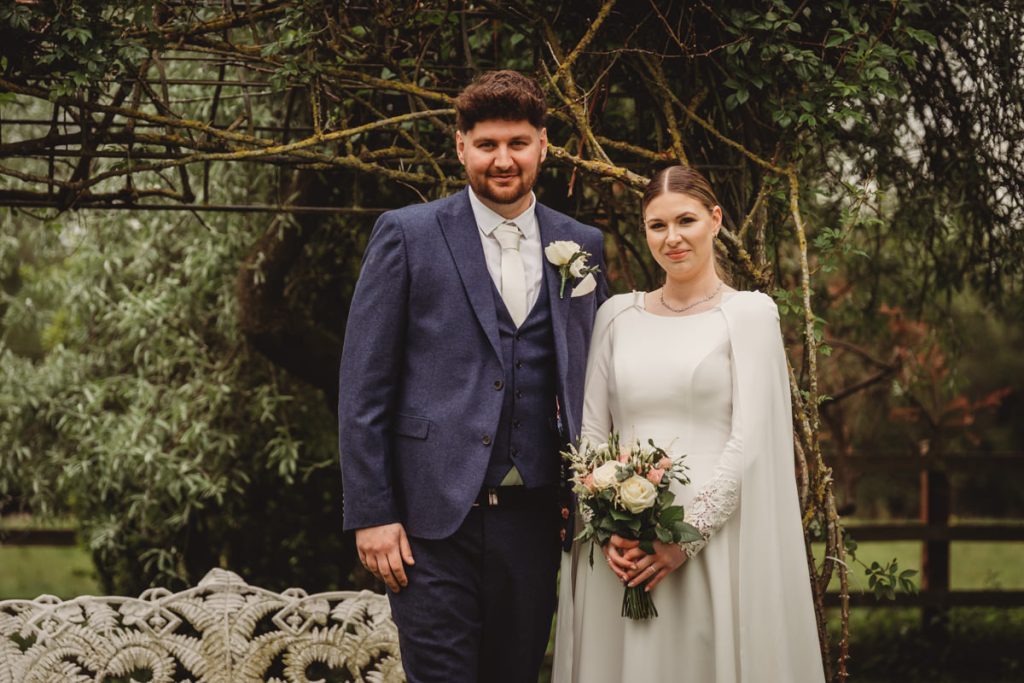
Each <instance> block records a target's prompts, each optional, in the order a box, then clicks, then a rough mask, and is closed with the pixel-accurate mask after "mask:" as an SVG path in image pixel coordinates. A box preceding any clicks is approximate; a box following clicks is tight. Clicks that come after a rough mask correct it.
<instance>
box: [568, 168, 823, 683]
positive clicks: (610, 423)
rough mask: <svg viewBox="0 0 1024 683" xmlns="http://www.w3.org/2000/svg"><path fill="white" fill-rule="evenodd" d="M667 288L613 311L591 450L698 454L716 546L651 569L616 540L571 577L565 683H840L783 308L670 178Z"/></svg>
mask: <svg viewBox="0 0 1024 683" xmlns="http://www.w3.org/2000/svg"><path fill="white" fill-rule="evenodd" d="M643 221H644V231H645V234H646V237H647V245H648V247H650V249H651V253H652V254H653V256H654V259H655V261H657V263H658V265H660V266H661V268H662V269H664V271H665V285H664V286H663V287H662V288H660V289H658V290H655V291H653V292H646V293H644V292H633V293H631V294H621V295H618V296H615V297H612V298H611V299H609V300H608V301H607V302H605V304H604V305H603V306H602V307H601V309H600V310H599V311H598V313H597V322H596V323H595V326H594V336H593V341H592V346H591V351H590V358H589V360H588V364H587V379H586V389H585V404H584V415H583V430H582V435H583V439H585V440H588V441H590V442H591V443H600V442H604V441H606V440H607V438H608V435H609V433H610V432H611V431H612V430H615V431H617V432H618V433H619V434H620V436H621V438H622V440H623V442H632V441H633V440H636V439H639V440H640V442H641V443H646V442H647V440H648V439H653V441H654V443H655V445H657V446H660V447H662V448H665V449H666V450H668V451H669V452H670V453H672V454H673V455H685V459H684V462H685V463H686V465H687V466H688V467H689V470H688V475H689V477H690V480H691V483H690V484H689V485H687V486H679V485H677V484H676V483H673V491H674V493H675V494H676V502H677V503H681V504H682V505H684V506H685V508H686V521H688V522H689V523H691V524H693V525H694V526H696V527H697V528H698V529H699V530H700V532H701V535H702V539H701V540H699V541H693V542H690V543H684V544H683V545H682V546H679V545H666V544H664V543H660V542H656V543H655V544H654V553H653V554H651V555H648V554H646V553H644V552H643V551H642V550H640V548H638V547H637V545H638V544H637V543H636V542H635V541H630V540H627V539H624V538H620V537H618V536H613V537H612V540H611V541H609V543H608V544H607V545H606V546H605V547H603V548H601V552H602V553H603V559H604V561H602V562H598V561H597V560H598V559H600V558H601V557H602V555H601V554H599V553H594V557H595V561H594V565H593V567H591V565H590V563H589V562H588V561H587V558H588V556H589V555H590V553H589V548H587V547H583V548H580V547H578V546H579V544H577V547H574V549H573V552H572V553H571V554H569V555H566V556H565V558H564V559H563V562H562V571H561V578H560V582H561V585H560V593H559V595H560V597H559V607H558V623H557V631H556V640H555V660H554V672H553V681H555V683H567V682H572V683H601V682H602V681H608V682H609V683H611V682H614V683H621V681H629V680H633V681H658V682H660V681H666V682H668V681H687V682H690V681H692V682H694V683H732V682H734V681H735V682H742V683H752V682H755V681H756V682H761V681H764V682H765V683H783V682H785V683H803V682H805V681H813V682H815V683H820V682H821V681H823V680H824V673H823V669H822V664H821V657H820V654H819V647H818V632H817V627H816V623H815V618H814V609H813V606H812V602H811V590H810V581H809V578H808V569H807V561H806V555H805V552H804V538H803V533H802V530H801V523H800V511H799V505H798V502H797V493H796V484H795V476H794V471H793V440H792V438H793V437H792V428H791V407H790V396H789V383H788V376H787V370H786V359H785V352H784V350H783V345H782V336H781V333H780V330H779V317H778V310H777V309H776V306H775V304H774V302H773V301H772V299H771V298H770V297H768V296H766V295H764V294H761V293H758V292H738V291H735V290H734V289H732V288H731V287H729V286H728V285H726V284H725V283H724V282H723V280H722V279H721V277H720V276H719V274H718V271H717V269H716V264H715V256H714V239H715V236H716V235H717V234H718V230H719V228H720V227H721V224H722V210H721V208H720V207H719V205H718V201H717V200H716V199H715V196H714V193H713V191H712V189H711V187H710V185H709V184H708V182H707V180H705V179H704V177H703V176H701V175H700V173H698V172H697V171H695V170H693V169H691V168H688V167H683V166H672V167H670V168H666V169H663V170H662V171H660V172H659V173H658V174H657V175H655V176H654V178H653V179H652V180H651V182H650V183H649V184H648V186H647V189H646V191H645V193H644V197H643ZM627 582H628V583H629V584H630V585H639V584H643V583H644V582H646V586H647V588H648V589H649V590H652V591H653V592H652V593H651V595H652V596H653V599H654V603H655V605H656V606H657V608H658V613H659V616H658V617H657V618H655V619H651V620H647V621H632V620H630V619H626V618H623V617H621V616H619V614H620V606H621V602H622V594H623V583H627Z"/></svg>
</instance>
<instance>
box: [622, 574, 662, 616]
mask: <svg viewBox="0 0 1024 683" xmlns="http://www.w3.org/2000/svg"><path fill="white" fill-rule="evenodd" d="M646 585H647V584H646V582H645V583H642V584H640V585H639V586H634V587H632V588H630V587H629V586H626V591H625V592H624V593H623V594H622V616H624V617H628V618H630V619H653V618H654V617H656V616H658V610H657V608H655V606H654V598H653V597H651V594H650V593H648V592H647V591H645V590H644V586H646Z"/></svg>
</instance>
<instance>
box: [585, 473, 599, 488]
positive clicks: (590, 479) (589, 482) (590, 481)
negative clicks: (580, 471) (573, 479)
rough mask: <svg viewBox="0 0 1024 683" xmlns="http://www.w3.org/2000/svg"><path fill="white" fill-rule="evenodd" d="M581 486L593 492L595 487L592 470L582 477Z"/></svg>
mask: <svg viewBox="0 0 1024 683" xmlns="http://www.w3.org/2000/svg"><path fill="white" fill-rule="evenodd" d="M583 487H584V488H585V489H587V490H588V491H590V492H591V493H593V492H594V491H596V490H597V487H596V486H594V473H593V472H591V473H590V474H588V475H587V476H585V477H583Z"/></svg>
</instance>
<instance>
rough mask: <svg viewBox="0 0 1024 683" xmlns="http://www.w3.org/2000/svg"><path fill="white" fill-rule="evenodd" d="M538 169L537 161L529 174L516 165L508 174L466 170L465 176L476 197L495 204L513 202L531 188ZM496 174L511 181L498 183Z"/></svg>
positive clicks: (526, 193) (534, 182) (535, 180)
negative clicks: (469, 171)
mask: <svg viewBox="0 0 1024 683" xmlns="http://www.w3.org/2000/svg"><path fill="white" fill-rule="evenodd" d="M539 169H540V164H539V163H538V164H537V165H536V166H535V167H534V170H533V172H532V173H530V174H529V175H527V174H526V173H524V172H523V170H522V169H521V168H520V167H519V166H516V167H514V169H512V170H510V172H509V173H508V174H500V173H493V172H487V173H482V174H481V173H468V172H467V174H466V178H467V180H469V186H470V187H471V188H473V192H475V193H476V196H477V197H483V198H484V199H488V200H490V201H492V202H494V203H495V204H515V203H516V202H517V201H519V200H520V199H522V198H523V197H525V196H526V195H528V194H530V192H531V191H532V190H533V186H534V185H535V184H536V183H537V172H538V171H539ZM496 176H503V177H505V178H508V180H510V181H512V182H507V181H506V182H504V183H500V184H499V183H498V182H496V180H497V178H496Z"/></svg>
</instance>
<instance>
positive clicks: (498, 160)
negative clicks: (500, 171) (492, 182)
mask: <svg viewBox="0 0 1024 683" xmlns="http://www.w3.org/2000/svg"><path fill="white" fill-rule="evenodd" d="M494 165H495V166H497V167H498V168H510V167H511V166H512V155H511V154H509V152H508V147H506V146H505V145H499V146H498V149H497V150H496V151H495V152H494Z"/></svg>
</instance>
